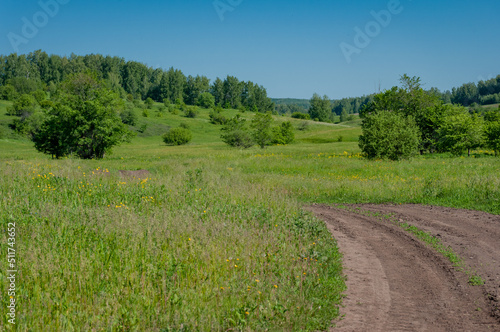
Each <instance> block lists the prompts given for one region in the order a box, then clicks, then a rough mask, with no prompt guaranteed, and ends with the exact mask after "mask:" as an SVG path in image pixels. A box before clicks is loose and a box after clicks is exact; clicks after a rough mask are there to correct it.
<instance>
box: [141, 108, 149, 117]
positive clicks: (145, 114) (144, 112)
mask: <svg viewBox="0 0 500 332" xmlns="http://www.w3.org/2000/svg"><path fill="white" fill-rule="evenodd" d="M142 116H143V117H145V118H147V117H149V111H148V110H147V109H144V110H142Z"/></svg>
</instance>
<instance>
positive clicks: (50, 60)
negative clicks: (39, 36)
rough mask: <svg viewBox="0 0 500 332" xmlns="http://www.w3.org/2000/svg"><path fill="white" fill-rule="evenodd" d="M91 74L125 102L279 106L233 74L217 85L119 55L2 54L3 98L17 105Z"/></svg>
mask: <svg viewBox="0 0 500 332" xmlns="http://www.w3.org/2000/svg"><path fill="white" fill-rule="evenodd" d="M82 72H92V73H95V75H96V79H98V80H103V82H104V83H105V85H106V87H107V88H108V89H110V90H111V91H113V92H115V93H116V94H118V95H119V96H120V97H121V98H129V99H142V100H146V99H148V98H151V99H152V100H153V101H156V102H164V101H165V100H170V101H171V102H172V103H175V102H177V101H181V102H184V103H186V104H187V105H197V104H198V103H199V102H200V98H201V96H202V95H204V94H205V97H206V94H207V93H209V94H211V95H212V96H213V98H214V103H215V105H220V106H221V107H224V108H238V109H247V110H251V111H259V112H268V111H273V110H274V104H273V103H272V101H271V99H270V98H268V96H267V90H266V89H265V88H264V87H263V86H262V85H258V84H256V83H253V82H251V81H248V82H245V81H240V80H239V79H238V78H236V77H234V76H229V75H228V76H227V77H226V78H225V79H220V78H217V79H216V80H215V81H214V82H213V83H211V82H210V79H208V78H207V77H205V76H200V75H197V76H191V75H189V76H186V75H184V73H183V72H182V71H181V70H179V69H174V68H173V67H172V68H170V69H168V70H163V69H160V68H156V69H154V68H152V67H148V66H146V65H145V64H142V63H140V62H135V61H125V60H124V59H123V58H120V57H112V56H103V55H101V54H88V55H84V56H80V55H75V54H71V55H70V56H69V57H66V56H58V55H53V54H52V55H48V54H47V53H46V52H43V51H41V50H37V51H34V52H31V53H29V54H27V55H24V54H23V55H17V54H16V53H13V54H10V55H0V99H4V100H11V101H14V100H16V99H17V98H19V97H20V96H21V95H23V94H30V93H33V92H35V91H38V90H41V91H45V92H49V93H55V92H56V91H57V88H58V85H59V84H60V83H61V82H63V81H65V80H67V79H68V78H69V77H71V75H74V74H77V73H82Z"/></svg>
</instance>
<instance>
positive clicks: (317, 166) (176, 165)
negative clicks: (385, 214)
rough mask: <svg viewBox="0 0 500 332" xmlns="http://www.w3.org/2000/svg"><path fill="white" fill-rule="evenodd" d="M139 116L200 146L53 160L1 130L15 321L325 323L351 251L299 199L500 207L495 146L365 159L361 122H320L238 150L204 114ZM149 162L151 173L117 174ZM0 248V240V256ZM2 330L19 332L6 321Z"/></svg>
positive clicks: (53, 326) (43, 326) (115, 326)
mask: <svg viewBox="0 0 500 332" xmlns="http://www.w3.org/2000/svg"><path fill="white" fill-rule="evenodd" d="M1 106H2V105H0V107H1ZM4 106H5V105H4ZM225 112H227V114H228V115H234V114H236V113H237V111H225ZM0 113H1V110H0ZM251 115H252V114H251V113H249V112H246V113H242V116H244V117H247V118H250V117H251ZM276 120H277V121H283V120H286V118H283V117H276ZM292 121H293V124H294V126H297V125H299V124H300V123H301V121H300V120H292ZM140 122H141V123H142V122H143V123H150V124H154V125H157V127H156V128H160V127H161V126H164V127H166V126H171V127H176V126H178V125H180V123H187V124H189V126H190V127H191V130H192V131H193V133H194V135H193V141H192V143H190V144H188V145H186V146H178V147H172V146H166V145H165V144H163V142H162V140H161V137H160V136H157V135H156V136H155V135H152V136H151V135H142V136H141V137H136V138H135V139H134V140H133V142H132V143H130V144H124V145H122V146H120V147H117V148H115V149H114V152H113V154H111V155H107V156H106V157H105V158H104V159H103V160H87V161H83V160H77V159H73V158H66V159H62V160H51V159H50V157H48V156H44V155H42V154H39V153H37V152H36V151H35V150H34V148H33V147H32V144H31V143H30V142H29V141H27V140H13V139H4V140H1V139H0V172H1V174H2V177H1V178H0V220H1V222H2V226H3V228H5V224H6V223H7V222H9V221H11V220H13V221H15V222H16V223H17V225H18V226H17V228H18V238H17V250H18V253H19V265H20V271H21V272H20V274H19V280H18V286H19V293H18V295H19V298H18V300H19V302H18V323H19V324H18V326H17V328H18V329H19V330H63V331H66V330H68V331H70V330H73V329H75V330H92V329H95V330H106V331H107V330H152V331H155V330H157V331H162V330H163V331H170V330H176V329H177V330H178V329H182V328H184V329H185V330H189V329H191V330H211V331H213V330H228V329H236V330H265V329H269V330H320V329H325V328H327V327H328V325H329V324H330V322H331V320H332V319H334V318H335V317H337V315H338V306H339V304H340V301H341V297H342V295H341V294H342V291H343V290H344V287H345V285H344V279H343V275H342V272H341V261H340V259H341V257H340V255H339V253H338V250H337V247H336V242H335V241H334V239H332V237H331V235H330V234H329V232H328V231H327V229H326V227H325V226H324V224H323V223H322V222H320V221H319V220H317V219H315V218H313V217H312V216H311V215H309V214H307V213H305V212H303V210H302V206H303V205H304V204H309V203H312V202H316V203H318V202H322V203H387V202H392V203H423V204H436V205H443V206H450V207H459V208H469V209H476V210H484V211H488V212H492V213H497V214H499V213H500V191H499V188H500V180H499V176H498V174H500V172H499V171H500V163H499V159H498V158H494V157H492V156H491V151H484V150H479V151H475V152H474V154H473V156H474V157H472V158H466V157H465V158H451V157H449V156H447V155H426V156H424V157H417V158H415V159H413V160H410V161H402V162H390V161H368V160H365V159H364V158H362V156H361V154H360V150H359V148H358V146H357V143H356V142H355V141H356V139H357V136H358V135H359V133H360V131H359V127H356V126H354V127H349V126H345V125H342V126H338V125H330V124H319V123H313V122H311V124H310V126H309V129H308V130H307V131H297V133H296V138H297V142H296V143H294V144H291V145H288V146H271V147H268V148H266V149H264V150H262V149H260V148H257V147H253V148H250V149H247V150H235V149H232V148H229V147H228V146H226V145H225V144H223V143H222V142H221V141H220V137H219V135H220V133H219V129H220V126H215V125H212V124H210V123H209V122H208V111H206V110H202V111H200V114H199V117H198V118H195V119H188V118H185V117H183V116H182V114H180V115H172V114H170V113H169V114H165V115H164V116H162V118H156V117H148V118H140ZM155 130H156V129H155ZM146 133H147V132H146ZM339 136H342V142H339V139H338V138H339ZM140 169H145V170H147V171H148V172H149V174H148V175H146V177H142V178H140V179H139V178H133V177H128V178H126V177H120V175H119V172H118V171H119V170H140ZM6 243H7V242H6V235H5V233H2V242H1V244H0V250H1V252H6ZM5 264H6V261H5V260H0V267H1V271H5V270H6V268H5ZM0 280H1V282H0V292H4V293H5V289H6V278H5V277H4V276H2V277H1V278H0ZM0 304H1V305H6V298H5V297H2V300H1V301H0ZM0 324H1V328H2V329H4V328H7V326H9V325H6V317H2V321H0Z"/></svg>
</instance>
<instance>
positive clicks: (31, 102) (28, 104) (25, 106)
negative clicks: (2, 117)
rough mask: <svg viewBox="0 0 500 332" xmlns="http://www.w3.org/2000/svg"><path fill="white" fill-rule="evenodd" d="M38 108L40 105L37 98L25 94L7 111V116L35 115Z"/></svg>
mask: <svg viewBox="0 0 500 332" xmlns="http://www.w3.org/2000/svg"><path fill="white" fill-rule="evenodd" d="M37 106H38V103H37V102H36V99H35V97H33V96H32V95H29V94H23V95H21V96H20V97H19V98H17V99H16V100H15V101H14V103H13V104H12V106H11V107H9V108H8V109H7V114H9V115H17V116H21V115H23V114H27V113H33V112H34V111H35V110H36V107H37Z"/></svg>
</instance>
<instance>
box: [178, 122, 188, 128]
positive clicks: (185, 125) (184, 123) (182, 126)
mask: <svg viewBox="0 0 500 332" xmlns="http://www.w3.org/2000/svg"><path fill="white" fill-rule="evenodd" d="M179 127H181V128H184V129H191V126H190V125H189V124H188V123H186V122H183V123H181V124H180V125H179Z"/></svg>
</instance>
